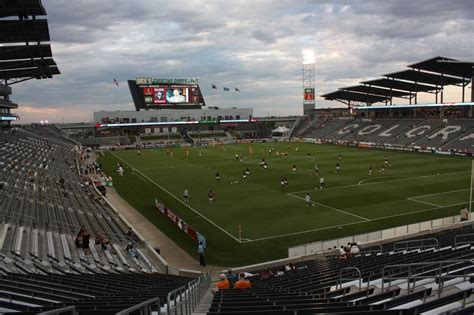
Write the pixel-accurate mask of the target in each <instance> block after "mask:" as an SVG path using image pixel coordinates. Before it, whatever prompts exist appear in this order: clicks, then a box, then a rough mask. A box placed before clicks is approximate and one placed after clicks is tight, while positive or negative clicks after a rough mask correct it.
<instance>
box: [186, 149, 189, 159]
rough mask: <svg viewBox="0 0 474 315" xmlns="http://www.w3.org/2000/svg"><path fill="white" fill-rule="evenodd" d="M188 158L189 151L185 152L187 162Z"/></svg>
mask: <svg viewBox="0 0 474 315" xmlns="http://www.w3.org/2000/svg"><path fill="white" fill-rule="evenodd" d="M188 157H189V150H186V160H188Z"/></svg>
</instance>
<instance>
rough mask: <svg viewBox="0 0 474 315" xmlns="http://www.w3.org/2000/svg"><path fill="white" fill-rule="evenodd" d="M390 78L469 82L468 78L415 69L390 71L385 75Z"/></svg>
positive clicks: (433, 81) (428, 82) (441, 83)
mask: <svg viewBox="0 0 474 315" xmlns="http://www.w3.org/2000/svg"><path fill="white" fill-rule="evenodd" d="M384 76H385V77H388V78H394V79H399V80H406V81H413V82H418V83H426V84H431V85H440V86H444V85H457V84H463V83H466V82H468V81H467V80H466V79H461V78H454V77H447V76H444V75H441V74H435V73H429V72H421V71H415V70H404V71H399V72H393V73H388V74H385V75H384Z"/></svg>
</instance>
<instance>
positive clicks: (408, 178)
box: [290, 171, 471, 194]
mask: <svg viewBox="0 0 474 315" xmlns="http://www.w3.org/2000/svg"><path fill="white" fill-rule="evenodd" d="M470 172H471V171H462V172H452V173H443V174H439V175H437V174H436V175H424V176H416V177H407V178H402V179H392V180H385V181H381V182H374V183H368V184H363V185H359V184H354V185H346V186H336V187H329V188H324V190H332V189H341V188H347V187H357V186H367V185H375V184H384V183H392V182H401V181H405V180H412V179H418V178H428V177H436V176H443V175H454V174H463V173H470ZM310 191H314V189H310V190H300V191H292V192H290V193H291V194H299V193H305V192H310Z"/></svg>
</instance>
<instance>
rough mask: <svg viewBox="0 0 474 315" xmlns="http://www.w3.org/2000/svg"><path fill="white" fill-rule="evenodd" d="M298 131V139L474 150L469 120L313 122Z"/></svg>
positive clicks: (472, 125)
mask: <svg viewBox="0 0 474 315" xmlns="http://www.w3.org/2000/svg"><path fill="white" fill-rule="evenodd" d="M301 130H302V131H303V133H302V134H300V135H299V136H300V137H304V138H313V139H319V140H323V141H332V142H335V141H342V142H369V143H375V144H379V145H383V144H387V145H393V146H403V147H415V146H416V147H430V148H436V149H438V148H441V149H445V150H450V149H456V150H467V151H469V152H473V148H474V121H473V120H471V119H449V120H441V119H374V120H367V119H365V120H359V119H349V120H348V119H347V118H339V119H334V120H328V119H325V120H323V119H316V120H313V121H311V122H309V123H308V125H307V126H305V127H303V128H302V129H301Z"/></svg>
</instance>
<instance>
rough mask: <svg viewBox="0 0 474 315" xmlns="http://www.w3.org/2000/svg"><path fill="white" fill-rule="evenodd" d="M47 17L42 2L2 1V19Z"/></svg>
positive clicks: (24, 0)
mask: <svg viewBox="0 0 474 315" xmlns="http://www.w3.org/2000/svg"><path fill="white" fill-rule="evenodd" d="M29 15H31V16H37V15H46V11H45V9H44V7H43V5H42V4H41V1H40V0H0V17H7V16H21V17H24V16H29Z"/></svg>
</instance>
